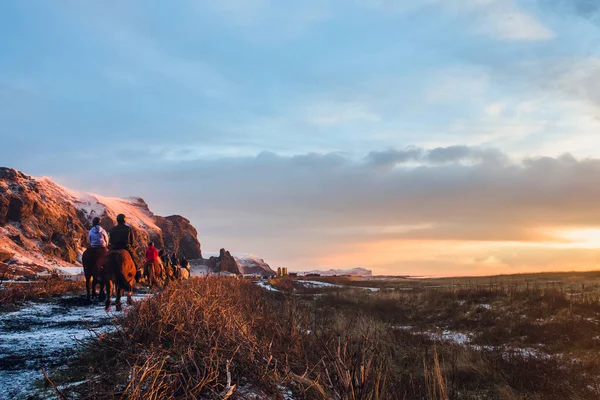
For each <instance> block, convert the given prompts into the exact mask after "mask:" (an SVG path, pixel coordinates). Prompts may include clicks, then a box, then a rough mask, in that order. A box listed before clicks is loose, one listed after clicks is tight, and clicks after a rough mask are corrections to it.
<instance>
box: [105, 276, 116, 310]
mask: <svg viewBox="0 0 600 400" xmlns="http://www.w3.org/2000/svg"><path fill="white" fill-rule="evenodd" d="M115 286H116V285H115ZM111 290H112V282H111V281H110V280H107V281H106V305H105V307H104V309H105V310H106V311H107V312H108V310H110V295H111V293H110V292H111Z"/></svg>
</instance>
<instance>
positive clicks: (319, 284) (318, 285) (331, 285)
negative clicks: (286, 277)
mask: <svg viewBox="0 0 600 400" xmlns="http://www.w3.org/2000/svg"><path fill="white" fill-rule="evenodd" d="M296 282H298V283H300V284H301V285H303V286H304V287H307V288H348V289H361V290H368V291H370V292H378V291H379V290H380V289H379V288H372V287H362V286H351V285H337V284H334V283H329V282H321V281H304V280H298V281H296Z"/></svg>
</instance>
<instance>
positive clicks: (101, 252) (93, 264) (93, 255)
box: [81, 247, 108, 302]
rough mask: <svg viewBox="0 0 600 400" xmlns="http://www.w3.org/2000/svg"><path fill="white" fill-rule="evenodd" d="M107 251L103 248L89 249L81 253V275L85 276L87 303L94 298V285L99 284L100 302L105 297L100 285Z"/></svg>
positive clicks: (102, 286)
mask: <svg viewBox="0 0 600 400" xmlns="http://www.w3.org/2000/svg"><path fill="white" fill-rule="evenodd" d="M106 253H108V250H107V249H106V248H105V247H91V248H89V249H87V250H86V251H84V252H83V255H82V256H81V262H82V264H83V273H84V274H85V290H86V297H87V300H88V301H89V302H91V301H92V299H95V298H96V285H97V284H98V283H100V296H99V299H100V300H101V301H102V300H103V297H104V296H105V295H106V294H105V293H104V284H103V283H102V279H101V275H102V267H103V264H104V259H105V257H106Z"/></svg>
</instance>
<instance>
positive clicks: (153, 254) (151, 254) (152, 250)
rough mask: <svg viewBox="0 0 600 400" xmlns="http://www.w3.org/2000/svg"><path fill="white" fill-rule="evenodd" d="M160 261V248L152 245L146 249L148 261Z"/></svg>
mask: <svg viewBox="0 0 600 400" xmlns="http://www.w3.org/2000/svg"><path fill="white" fill-rule="evenodd" d="M153 261H158V250H156V247H154V246H150V247H148V249H146V262H153Z"/></svg>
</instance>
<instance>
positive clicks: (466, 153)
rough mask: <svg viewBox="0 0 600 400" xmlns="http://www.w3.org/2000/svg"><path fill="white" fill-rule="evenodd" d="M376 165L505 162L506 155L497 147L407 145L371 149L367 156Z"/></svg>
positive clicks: (369, 161) (370, 162)
mask: <svg viewBox="0 0 600 400" xmlns="http://www.w3.org/2000/svg"><path fill="white" fill-rule="evenodd" d="M365 159H366V160H367V162H368V163H369V164H372V165H375V166H380V167H382V166H387V167H390V166H391V167H393V166H395V165H397V164H404V163H409V162H413V163H417V164H431V165H440V164H452V163H461V162H469V163H482V162H485V163H503V162H505V161H506V155H504V154H503V153H502V152H501V151H499V150H497V149H489V148H478V147H470V146H448V147H436V148H433V149H430V150H425V149H423V148H419V147H407V148H406V149H404V150H396V149H388V150H383V151H371V152H370V153H369V154H368V155H367V156H366V158H365Z"/></svg>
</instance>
